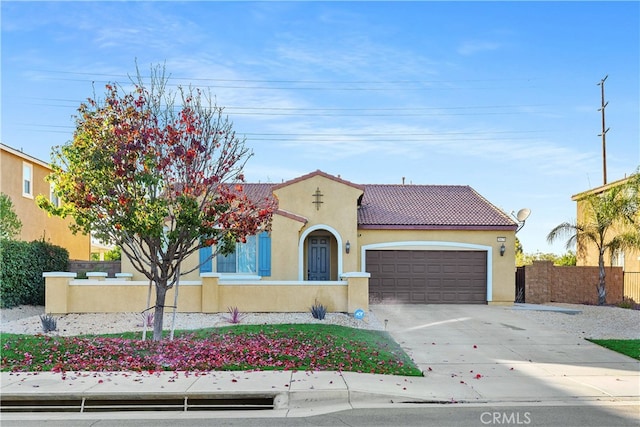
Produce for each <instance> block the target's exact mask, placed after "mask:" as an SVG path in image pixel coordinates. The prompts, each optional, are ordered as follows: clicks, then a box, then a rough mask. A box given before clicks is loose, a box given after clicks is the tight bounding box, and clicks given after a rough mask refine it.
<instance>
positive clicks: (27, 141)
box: [1, 1, 640, 253]
mask: <svg viewBox="0 0 640 427" xmlns="http://www.w3.org/2000/svg"><path fill="white" fill-rule="evenodd" d="M1 11H2V18H1V19H2V22H1V23H2V70H1V73H2V130H1V139H2V142H3V143H4V144H7V145H9V146H12V147H15V148H18V149H19V148H22V149H23V150H24V151H25V152H26V153H28V154H30V155H33V156H35V157H38V158H40V159H43V160H45V161H48V160H49V159H50V156H49V155H50V151H51V147H52V146H55V145H60V144H63V143H65V142H67V141H69V140H70V139H71V137H72V133H73V118H72V116H73V115H74V114H75V112H76V108H77V107H78V105H79V104H80V102H82V101H84V100H85V99H86V98H87V97H90V96H92V95H93V86H92V82H95V87H96V90H97V93H98V94H101V93H102V91H103V88H104V84H105V83H106V82H107V81H119V82H127V75H128V74H134V73H135V61H136V60H137V62H138V64H139V65H140V67H141V69H142V71H143V72H144V71H146V70H148V69H149V66H150V65H152V64H158V63H165V62H166V68H167V71H168V72H169V73H171V75H172V81H173V82H174V83H175V84H189V83H191V84H193V85H195V86H199V87H203V88H206V87H208V88H209V89H210V90H211V92H212V93H213V94H215V96H216V99H217V103H218V105H220V106H223V107H225V111H226V113H227V114H228V115H229V117H230V119H231V120H232V121H233V122H234V128H235V130H236V131H237V132H238V133H239V134H242V135H245V136H246V138H247V145H248V146H249V147H250V148H252V150H253V151H254V154H255V155H254V157H253V158H252V159H251V160H250V161H249V163H248V164H247V167H246V177H247V180H248V181H249V182H281V181H282V180H288V179H291V178H294V177H297V176H300V175H303V174H306V173H308V172H311V171H314V170H316V169H321V170H323V171H325V172H327V173H331V174H335V175H341V176H342V178H344V179H347V180H350V181H353V182H356V183H361V184H365V183H378V184H388V183H398V184H400V183H401V182H402V178H403V177H405V179H406V182H407V183H413V184H462V185H470V186H472V187H473V188H474V189H476V190H477V191H478V192H479V193H480V194H482V195H483V196H484V197H486V198H487V199H488V200H489V201H491V202H492V203H494V204H495V205H496V206H498V207H500V208H501V209H503V210H504V211H506V212H507V213H509V212H511V211H517V210H518V209H520V208H523V207H528V208H530V209H531V211H532V214H531V216H530V218H529V220H528V221H527V224H526V226H525V227H524V228H523V229H522V230H521V231H520V232H519V234H518V237H519V238H520V240H521V242H522V244H523V246H524V250H525V252H528V253H534V252H536V251H541V252H556V253H563V252H564V248H563V245H562V244H556V245H553V246H550V245H548V244H547V243H546V240H545V236H546V234H547V233H548V232H549V230H551V229H552V228H553V227H554V226H555V225H557V224H559V223H561V222H563V221H569V220H572V219H574V218H575V203H574V202H572V201H571V195H573V194H576V193H578V192H581V191H584V190H587V189H589V188H592V187H595V186H599V185H601V184H602V183H603V173H602V139H601V138H600V137H599V136H598V134H600V133H601V126H602V124H601V116H600V112H599V111H598V108H599V106H600V87H599V86H597V83H598V82H599V81H600V80H601V79H602V78H604V77H605V76H606V75H608V76H609V77H608V79H607V80H606V83H605V89H606V100H607V101H608V102H609V104H608V106H607V108H606V122H607V123H606V124H607V127H610V130H609V132H608V133H607V178H608V181H609V182H611V181H614V180H617V179H621V178H623V177H624V176H625V174H630V173H632V172H633V171H635V170H636V168H637V167H638V165H639V164H640V124H639V121H640V119H639V117H640V107H639V104H640V88H639V80H640V47H639V44H640V33H639V27H640V25H639V22H640V4H639V3H638V2H567V3H559V2H493V3H486V2H470V3H466V2H406V3H400V2H326V3H325V2H282V3H276V2H257V3H253V2H188V1H187V2H59V3H56V2H38V3H36V2H7V1H3V2H2V4H1Z"/></svg>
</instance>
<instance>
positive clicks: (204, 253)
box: [199, 246, 212, 273]
mask: <svg viewBox="0 0 640 427" xmlns="http://www.w3.org/2000/svg"><path fill="white" fill-rule="evenodd" d="M199 253H200V273H211V271H212V269H211V246H206V247H204V248H200V252H199Z"/></svg>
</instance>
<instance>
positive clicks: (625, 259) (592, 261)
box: [571, 175, 640, 302]
mask: <svg viewBox="0 0 640 427" xmlns="http://www.w3.org/2000/svg"><path fill="white" fill-rule="evenodd" d="M632 177H633V175H631V176H628V177H625V178H623V179H619V180H616V181H613V182H610V183H608V184H605V185H602V186H599V187H595V188H592V189H590V190H587V191H583V192H581V193H578V194H575V195H573V196H571V200H573V201H574V202H576V218H577V219H578V222H583V223H584V222H587V221H588V217H587V215H588V214H589V212H588V208H587V202H586V201H585V196H588V195H593V194H602V193H603V192H605V191H607V190H609V189H611V188H614V187H617V186H620V185H625V184H626V183H628V182H629V180H630V179H631V178H632ZM639 218H640V217H639ZM621 230H622V229H621V228H620V227H616V226H614V227H612V228H611V229H610V230H609V231H608V233H611V235H615V234H613V233H619V232H620V231H621ZM609 238H610V236H607V239H609ZM578 244H579V245H580V244H584V246H580V247H578V248H576V265H578V266H597V265H598V248H597V247H596V245H595V244H594V243H593V242H578ZM605 265H607V266H611V267H622V271H623V281H624V289H623V295H624V296H625V297H628V298H633V299H634V300H635V301H636V302H637V301H640V250H638V249H632V248H628V249H619V250H616V251H614V252H613V253H610V252H607V253H606V254H605Z"/></svg>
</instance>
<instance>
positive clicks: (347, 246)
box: [344, 240, 351, 253]
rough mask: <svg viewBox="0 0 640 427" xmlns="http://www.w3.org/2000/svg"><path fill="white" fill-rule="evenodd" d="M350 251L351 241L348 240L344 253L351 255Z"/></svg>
mask: <svg viewBox="0 0 640 427" xmlns="http://www.w3.org/2000/svg"><path fill="white" fill-rule="evenodd" d="M350 250H351V243H349V241H348V240H347V243H346V244H345V245H344V251H345V252H346V253H349V251H350Z"/></svg>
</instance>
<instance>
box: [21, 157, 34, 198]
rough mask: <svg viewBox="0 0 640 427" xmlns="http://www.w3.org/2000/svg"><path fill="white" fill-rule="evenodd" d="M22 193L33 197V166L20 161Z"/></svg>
mask: <svg viewBox="0 0 640 427" xmlns="http://www.w3.org/2000/svg"><path fill="white" fill-rule="evenodd" d="M22 195H23V196H25V197H33V166H31V164H29V163H22Z"/></svg>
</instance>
